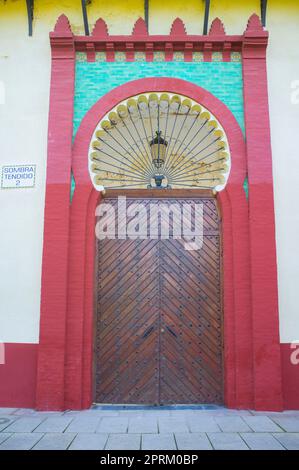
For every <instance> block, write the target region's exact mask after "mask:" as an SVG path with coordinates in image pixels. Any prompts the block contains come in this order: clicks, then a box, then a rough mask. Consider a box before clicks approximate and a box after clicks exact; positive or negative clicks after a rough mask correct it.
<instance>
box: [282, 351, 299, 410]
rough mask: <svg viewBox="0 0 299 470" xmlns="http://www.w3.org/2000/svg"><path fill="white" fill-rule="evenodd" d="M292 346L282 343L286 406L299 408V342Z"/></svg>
mask: <svg viewBox="0 0 299 470" xmlns="http://www.w3.org/2000/svg"><path fill="white" fill-rule="evenodd" d="M292 346H293V345H291V344H281V345H280V351H281V365H282V383H283V398H284V408H285V409H289V410H299V393H298V390H299V344H297V346H296V349H295V348H294V346H293V347H292ZM291 355H292V357H291Z"/></svg>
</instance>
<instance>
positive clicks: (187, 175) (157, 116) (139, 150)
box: [89, 92, 230, 190]
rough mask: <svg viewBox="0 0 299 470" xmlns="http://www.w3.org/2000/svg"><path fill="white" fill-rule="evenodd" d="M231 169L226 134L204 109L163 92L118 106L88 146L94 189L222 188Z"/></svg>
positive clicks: (137, 98) (147, 95)
mask: <svg viewBox="0 0 299 470" xmlns="http://www.w3.org/2000/svg"><path fill="white" fill-rule="evenodd" d="M229 169H230V154H229V148H228V142H227V138H226V135H225V133H224V130H223V128H222V127H221V125H220V123H219V122H218V121H217V120H216V119H215V117H214V116H213V115H212V114H211V113H210V112H208V111H207V110H206V109H205V108H204V107H203V106H201V105H200V104H198V103H196V102H194V101H193V100H191V99H189V98H186V97H184V96H181V95H177V94H172V93H167V92H164V93H163V92H161V93H147V94H140V95H137V96H134V97H132V98H130V99H128V100H125V101H123V102H121V103H119V104H118V105H117V106H116V107H115V108H114V109H112V110H111V111H110V112H109V113H108V115H106V116H105V117H104V118H103V119H102V120H101V121H100V122H99V123H98V125H97V127H96V129H95V131H94V134H93V137H92V140H91V143H90V147H89V171H90V176H91V179H92V181H93V184H94V186H95V188H96V189H98V190H102V189H104V188H107V189H108V188H117V189H119V188H131V189H141V188H143V189H145V188H155V187H162V188H169V189H171V188H198V189H199V188H200V189H216V190H220V189H222V188H223V187H224V186H225V184H226V181H227V178H228V174H229Z"/></svg>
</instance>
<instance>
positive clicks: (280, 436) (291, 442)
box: [273, 432, 299, 450]
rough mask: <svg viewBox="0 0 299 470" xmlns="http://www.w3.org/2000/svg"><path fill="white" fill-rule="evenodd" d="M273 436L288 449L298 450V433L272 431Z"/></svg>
mask: <svg viewBox="0 0 299 470" xmlns="http://www.w3.org/2000/svg"><path fill="white" fill-rule="evenodd" d="M273 436H274V437H275V439H277V440H278V441H279V442H280V443H281V444H282V445H283V446H284V447H285V448H286V449H288V450H299V433H297V432H296V433H287V432H285V433H274V434H273Z"/></svg>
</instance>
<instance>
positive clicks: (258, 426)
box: [243, 416, 283, 432]
mask: <svg viewBox="0 0 299 470" xmlns="http://www.w3.org/2000/svg"><path fill="white" fill-rule="evenodd" d="M243 420H244V421H245V422H246V423H247V424H248V426H250V428H251V429H252V430H253V431H254V432H280V431H281V432H283V430H282V429H281V428H280V427H279V426H277V424H275V423H274V421H272V419H270V418H269V417H268V416H243Z"/></svg>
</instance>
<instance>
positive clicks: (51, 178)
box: [36, 15, 75, 410]
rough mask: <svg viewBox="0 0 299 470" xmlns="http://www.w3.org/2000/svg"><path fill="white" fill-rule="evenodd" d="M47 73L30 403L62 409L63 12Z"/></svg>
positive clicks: (67, 164) (65, 224) (69, 86)
mask: <svg viewBox="0 0 299 470" xmlns="http://www.w3.org/2000/svg"><path fill="white" fill-rule="evenodd" d="M50 41H51V48H52V73H51V89H50V109H49V127H48V160H47V189H46V202H45V223H44V249H43V269H42V297H41V320H40V345H39V354H38V372H37V373H38V379H37V396H36V407H37V408H38V409H43V410H47V409H51V410H53V409H63V408H64V360H65V357H64V356H65V325H66V307H67V285H68V283H67V281H68V249H69V209H70V203H69V201H70V178H71V158H72V131H73V99H74V76H75V69H74V67H75V48H74V38H73V34H72V31H71V29H70V25H69V22H68V19H67V18H66V16H64V15H62V16H60V17H59V19H58V21H57V23H56V26H55V29H54V32H53V33H51V34H50Z"/></svg>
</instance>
